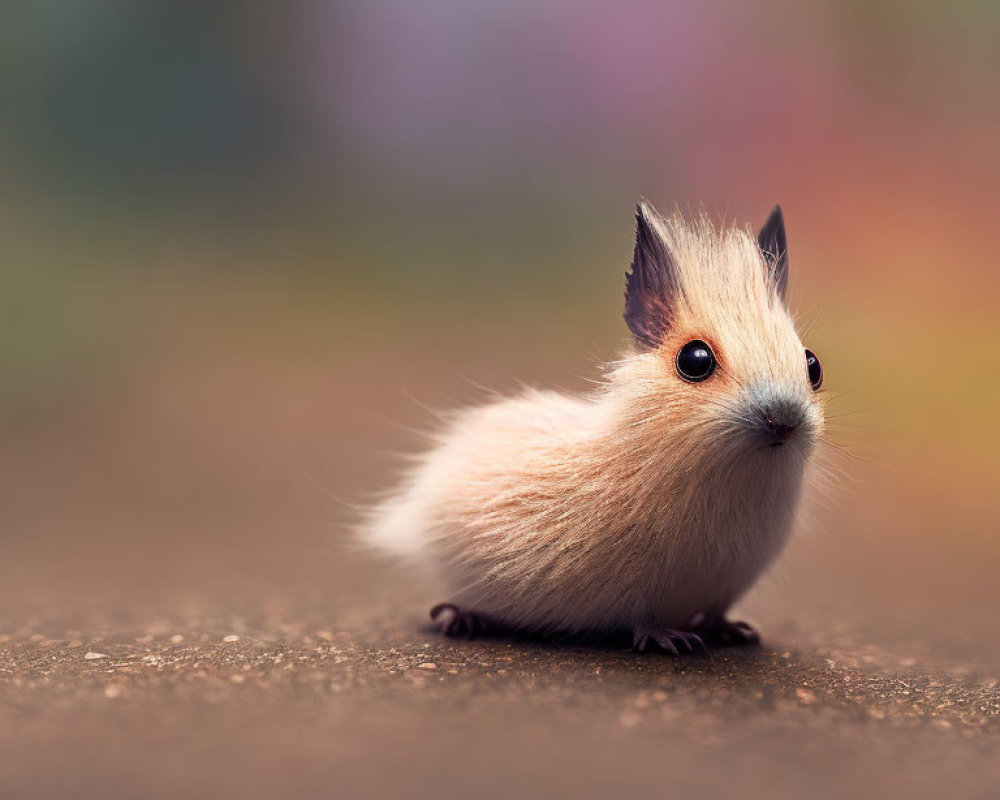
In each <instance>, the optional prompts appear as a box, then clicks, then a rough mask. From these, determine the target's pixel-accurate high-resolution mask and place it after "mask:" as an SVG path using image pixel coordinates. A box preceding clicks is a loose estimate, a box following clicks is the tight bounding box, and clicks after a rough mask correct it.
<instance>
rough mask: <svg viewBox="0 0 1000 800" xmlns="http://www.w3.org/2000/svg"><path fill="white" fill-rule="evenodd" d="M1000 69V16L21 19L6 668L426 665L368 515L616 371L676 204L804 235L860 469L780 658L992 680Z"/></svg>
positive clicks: (766, 598) (786, 626) (561, 12)
mask: <svg viewBox="0 0 1000 800" xmlns="http://www.w3.org/2000/svg"><path fill="white" fill-rule="evenodd" d="M998 37H1000V6H998V5H997V4H996V3H993V2H988V0H955V1H954V2H951V3H948V4H940V3H933V2H925V1H924V0H917V1H913V0H908V1H907V2H904V1H903V0H882V2H866V1H863V0H828V1H826V2H820V1H819V0H806V1H805V2H794V3H793V2H784V1H783V0H768V2H760V3H753V4H750V3H736V2H717V1H716V0H707V1H706V2H698V3H683V2H676V3H663V2H656V1H654V0H627V1H626V2H617V3H599V2H590V1H589V0H587V1H586V2H581V3H573V4H565V3H558V2H554V0H535V1H534V2H528V1H527V0H498V1H496V2H490V3H486V2H473V1H471V0H466V2H460V1H459V0H421V1H420V2H414V1H413V0H343V1H342V2H284V3H256V2H241V3H212V4H204V3H194V2H174V3H157V2H148V3H121V2H111V1H110V0H108V1H106V2H99V1H97V0H87V1H86V2H76V3H56V2H50V1H49V0H43V1H41V2H33V3H30V4H28V3H24V4H8V5H6V6H5V8H4V10H3V12H2V23H0V98H2V104H0V108H2V111H0V242H2V243H3V244H2V250H0V253H2V256H0V476H2V479H0V493H2V494H0V509H2V511H0V521H2V525H0V547H2V553H3V555H2V558H0V601H2V602H0V634H4V635H6V636H9V637H15V638H16V637H27V636H32V635H33V636H39V637H56V638H58V637H62V638H66V639H73V638H78V637H79V636H81V635H85V634H87V635H89V634H88V632H89V633H91V634H92V633H93V632H94V631H104V635H107V636H110V637H115V636H117V637H128V636H140V635H143V634H146V635H161V634H166V633H170V632H172V631H174V630H184V629H192V628H198V629H199V630H208V631H215V630H216V629H217V630H218V631H220V632H221V631H231V630H236V631H255V632H257V633H258V634H259V635H261V636H265V635H270V634H273V635H295V633H296V631H298V632H300V633H301V631H303V630H306V629H309V626H313V627H322V628H328V627H333V628H340V629H344V630H348V631H351V630H355V629H358V630H360V629H362V628H365V629H372V628H374V629H378V626H379V625H390V626H392V625H396V626H399V627H400V629H403V630H408V629H410V628H414V629H415V627H416V626H417V625H418V624H419V620H420V619H421V618H422V616H421V615H422V614H423V613H424V606H425V604H427V603H429V602H430V601H433V600H436V599H439V598H437V597H435V596H434V594H433V591H432V590H430V589H426V588H416V587H418V584H416V583H407V582H405V581H403V582H400V581H398V580H396V579H395V578H392V577H386V573H385V572H384V569H383V567H382V566H381V565H379V564H378V563H377V562H375V561H373V560H371V559H369V558H368V557H367V556H365V555H364V554H359V553H356V552H355V551H354V550H352V549H351V548H350V547H348V546H346V545H347V537H346V533H345V531H346V528H345V522H346V521H347V520H348V518H349V514H348V511H347V510H346V509H347V506H348V505H349V504H352V503H359V502H364V500H365V498H366V497H369V496H370V495H371V494H372V493H374V492H377V491H379V490H381V489H384V488H386V487H387V486H389V485H391V483H392V481H393V478H394V476H395V475H396V474H397V459H396V458H395V456H394V454H395V453H397V452H399V451H408V450H412V449H414V448H416V447H419V446H420V439H419V437H418V436H416V435H415V434H413V433H412V432H411V428H417V429H420V428H424V427H426V426H428V425H430V424H432V422H433V415H432V414H430V413H429V412H428V411H427V410H426V409H427V408H440V407H449V406H453V405H456V404H460V403H464V402H469V401H473V400H475V399H476V398H479V397H481V396H482V389H481V388H480V387H484V386H485V387H488V388H490V389H499V390H512V389H513V388H515V387H516V386H517V385H519V384H520V383H521V382H526V383H530V384H535V385H544V386H555V387H563V388H567V389H581V388H585V387H586V386H587V385H588V384H587V380H588V379H589V378H593V377H594V376H595V375H597V374H598V371H599V365H600V363H601V362H602V361H603V360H606V359H609V358H612V357H614V356H615V355H616V354H617V353H619V352H621V350H622V348H623V347H624V346H625V345H626V343H627V338H626V333H627V332H626V329H625V327H624V324H623V323H622V321H621V306H622V289H623V274H624V270H625V268H626V267H627V265H628V262H629V259H630V255H631V243H632V235H633V228H632V225H633V218H632V213H633V208H634V204H635V202H636V200H637V199H638V198H640V197H646V198H648V199H650V200H651V201H652V202H653V203H654V204H655V205H657V206H659V207H660V208H661V209H663V210H670V209H671V208H672V207H674V206H675V205H676V207H678V208H680V209H682V210H685V211H689V212H694V213H696V212H697V211H698V210H699V209H702V208H703V209H704V210H705V211H706V212H707V213H709V214H710V215H711V216H712V217H713V218H714V219H716V220H718V221H724V222H727V223H733V222H735V223H738V224H741V225H746V224H751V225H753V226H754V228H756V227H757V226H758V225H760V224H761V223H762V222H763V220H764V219H765V217H766V215H767V213H768V211H769V210H770V208H771V207H772V205H773V204H774V203H775V202H780V203H781V204H782V206H783V208H784V210H785V216H786V221H787V225H788V232H789V239H790V252H791V270H792V278H791V298H792V302H793V304H794V306H795V307H796V308H797V309H798V311H799V312H800V317H801V319H802V322H803V326H804V329H805V330H806V331H807V335H806V337H805V340H806V342H807V344H808V345H809V346H810V347H812V348H813V349H814V350H816V351H817V353H818V354H819V355H820V357H821V359H822V360H823V363H824V367H825V371H826V383H825V386H826V387H827V390H828V391H829V393H830V395H831V398H832V401H831V407H830V413H831V417H832V434H833V436H834V438H835V439H836V440H837V441H838V442H840V443H841V444H842V445H843V447H844V448H845V450H847V451H848V453H849V454H850V455H849V456H846V457H844V459H842V467H843V471H844V472H845V475H846V477H845V478H844V479H843V480H842V485H841V486H840V487H839V488H838V489H837V490H836V492H835V493H834V497H835V498H836V499H835V500H834V501H833V502H832V504H831V505H830V506H828V507H826V508H820V509H818V510H817V511H816V513H815V515H814V518H813V519H812V520H811V522H810V526H809V528H810V531H813V532H815V535H807V536H805V537H804V539H803V542H802V543H801V544H800V546H799V547H797V548H796V550H795V552H793V553H792V554H791V555H790V556H789V558H788V559H787V560H786V561H785V562H784V563H783V565H782V567H781V568H780V569H779V570H778V573H779V574H778V576H777V578H776V579H774V580H771V581H768V582H767V583H766V584H765V585H764V586H763V587H762V588H761V590H760V591H759V592H757V593H755V595H754V596H753V597H752V598H751V599H750V601H749V604H748V608H749V610H750V613H751V614H752V615H753V616H754V618H755V619H757V620H758V621H760V622H761V623H762V624H763V625H764V627H765V635H767V633H768V631H769V630H771V631H775V632H778V633H779V634H780V635H781V637H783V640H784V641H785V642H790V643H792V644H795V645H801V646H808V645H809V644H810V643H812V644H815V643H817V642H829V641H830V639H831V637H835V636H837V635H845V636H846V635H858V636H865V637H870V638H871V639H872V640H875V641H879V642H882V643H890V644H891V643H896V644H899V646H901V647H902V646H905V647H908V648H910V651H908V652H915V653H916V652H920V653H927V654H928V657H931V655H930V654H933V657H937V658H945V659H947V658H952V657H954V658H959V657H960V658H963V659H965V658H967V659H971V660H972V661H973V662H974V663H975V664H978V665H980V666H981V667H982V668H984V669H995V668H997V667H998V666H1000V639H998V637H996V636H995V630H996V624H995V620H994V618H993V615H992V609H993V608H995V607H996V602H997V600H998V599H1000V598H998V593H997V588H996V582H995V578H994V569H993V565H995V564H996V563H997V558H998V557H1000V540H998V539H997V536H996V533H997V530H998V524H1000V511H998V508H997V500H996V489H997V485H998V479H1000V457H998V455H997V453H998V446H1000V433H998V430H1000V428H998V426H997V424H996V414H997V410H998V408H1000V348H998V345H1000V315H998V313H997V302H998V299H1000V293H998V290H1000V269H998V259H997V252H996V248H997V244H996V241H997V237H996V235H995V228H996V221H995V217H996V212H997V189H998V185H1000V149H998V148H997V145H996V143H997V141H998V140H1000V97H998V84H997V76H998V75H1000V48H998V47H997V45H996V43H997V41H998ZM373 604H374V605H373ZM379 604H381V605H379ZM373 607H376V608H378V609H380V610H379V611H378V612H373V611H372V610H371V609H372V608H373ZM800 612H801V613H800ZM810 619H817V620H823V621H824V624H823V625H819V626H816V625H813V624H811V623H810V622H808V620H810ZM827 623H829V624H827ZM81 632H82V633H81ZM838 632H839V633H838ZM845 632H846V633H845ZM987 632H989V634H990V635H985V634H986V633H987Z"/></svg>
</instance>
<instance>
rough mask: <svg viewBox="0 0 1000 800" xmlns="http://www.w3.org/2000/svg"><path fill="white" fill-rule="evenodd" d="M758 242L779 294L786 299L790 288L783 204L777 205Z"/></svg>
mask: <svg viewBox="0 0 1000 800" xmlns="http://www.w3.org/2000/svg"><path fill="white" fill-rule="evenodd" d="M757 244H759V245H760V251H761V252H762V253H763V254H764V261H765V262H766V263H767V268H768V270H769V271H770V274H771V280H773V281H774V285H775V287H776V288H777V290H778V296H779V297H781V299H782V300H784V299H785V289H786V288H788V239H787V238H786V237H785V218H784V217H783V216H782V215H781V206H775V207H774V210H773V211H772V212H771V216H769V217H768V218H767V222H765V223H764V227H763V228H761V229H760V233H758V234H757Z"/></svg>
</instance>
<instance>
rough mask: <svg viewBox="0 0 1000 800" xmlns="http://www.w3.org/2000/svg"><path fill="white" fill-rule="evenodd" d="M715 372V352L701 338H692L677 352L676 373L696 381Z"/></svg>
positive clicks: (687, 379)
mask: <svg viewBox="0 0 1000 800" xmlns="http://www.w3.org/2000/svg"><path fill="white" fill-rule="evenodd" d="M713 372H715V354H714V353H713V352H712V348H711V347H709V346H708V344H706V343H705V342H703V341H702V340H701V339H693V340H692V341H690V342H688V343H687V344H686V345H684V346H683V347H682V348H681V349H680V351H679V352H678V353H677V374H678V375H680V376H681V377H682V378H683V379H684V380H686V381H691V382H692V383H697V382H698V381H703V380H705V378H707V377H708V376H709V375H711V374H712V373H713Z"/></svg>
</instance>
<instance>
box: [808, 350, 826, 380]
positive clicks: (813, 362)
mask: <svg viewBox="0 0 1000 800" xmlns="http://www.w3.org/2000/svg"><path fill="white" fill-rule="evenodd" d="M806 369H807V370H808V371H809V383H811V384H812V387H813V389H818V388H819V387H820V386H822V385H823V367H821V366H820V363H819V359H818V358H816V354H815V353H814V352H813V351H812V350H810V349H809V348H808V347H807V348H806Z"/></svg>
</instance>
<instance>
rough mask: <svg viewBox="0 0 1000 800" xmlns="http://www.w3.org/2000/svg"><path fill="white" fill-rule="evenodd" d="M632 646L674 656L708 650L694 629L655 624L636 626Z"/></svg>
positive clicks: (641, 650) (646, 651) (642, 651)
mask: <svg viewBox="0 0 1000 800" xmlns="http://www.w3.org/2000/svg"><path fill="white" fill-rule="evenodd" d="M632 647H633V648H634V649H635V650H636V651H637V652H639V653H648V652H650V651H653V650H660V651H662V652H665V653H670V654H671V655H675V656H679V655H684V654H685V653H705V652H707V651H708V648H707V647H706V646H705V642H704V640H703V639H702V638H701V636H699V635H698V634H697V633H695V632H694V631H679V630H674V629H673V628H661V627H659V626H655V625H643V626H640V627H638V628H636V629H635V631H633V634H632Z"/></svg>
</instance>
